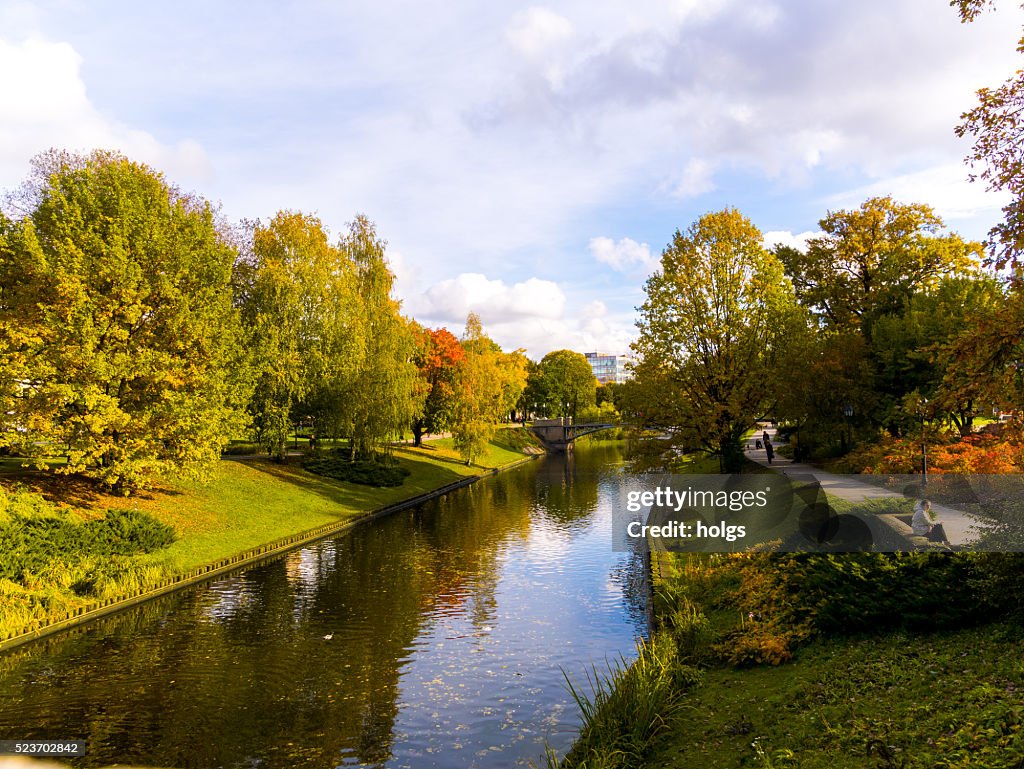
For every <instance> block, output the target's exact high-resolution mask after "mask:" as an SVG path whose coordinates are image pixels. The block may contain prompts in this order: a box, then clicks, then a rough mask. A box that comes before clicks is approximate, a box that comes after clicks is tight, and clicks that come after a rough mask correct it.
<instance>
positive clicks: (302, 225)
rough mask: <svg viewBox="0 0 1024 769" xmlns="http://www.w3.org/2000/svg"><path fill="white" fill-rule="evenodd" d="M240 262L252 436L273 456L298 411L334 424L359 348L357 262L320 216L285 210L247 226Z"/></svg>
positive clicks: (281, 449)
mask: <svg viewBox="0 0 1024 769" xmlns="http://www.w3.org/2000/svg"><path fill="white" fill-rule="evenodd" d="M251 243H252V244H251V255H250V258H249V260H248V261H246V262H244V263H243V264H241V265H240V267H239V270H238V271H239V273H242V274H244V277H243V278H240V279H239V280H238V281H236V282H237V283H238V285H240V286H241V297H240V301H241V303H242V311H243V317H244V319H245V325H246V327H247V329H248V333H249V343H250V349H251V350H252V355H253V357H254V360H255V367H256V369H257V371H258V377H257V382H256V389H255V393H254V395H253V398H252V400H251V402H250V411H251V413H252V420H253V426H254V428H255V433H256V438H257V440H258V441H259V442H260V443H261V444H262V445H263V446H264V447H265V448H266V449H267V451H268V452H269V453H270V454H271V455H273V456H274V457H275V458H276V459H278V460H283V459H284V457H285V453H286V451H287V441H288V435H289V432H290V431H291V430H292V428H293V426H294V423H295V420H296V419H297V418H298V417H299V416H300V414H301V413H305V414H308V415H310V416H313V417H315V418H317V419H318V421H319V422H321V424H322V426H323V427H324V429H331V428H335V429H336V425H335V424H333V423H332V420H338V419H339V417H338V416H337V410H338V408H339V406H338V399H336V398H334V399H332V397H331V395H332V394H336V393H338V392H340V391H342V390H344V389H345V388H346V387H347V386H349V385H350V383H351V380H352V374H351V368H350V366H349V365H348V363H349V361H351V359H352V358H353V357H356V358H358V357H359V356H361V354H362V349H363V345H364V341H363V339H364V335H365V328H364V327H363V324H362V316H361V313H360V305H359V301H360V300H359V294H358V286H357V278H356V269H355V266H354V265H353V263H352V262H351V261H350V260H349V259H348V258H347V256H346V254H344V253H343V252H342V250H341V249H339V248H337V247H335V246H332V245H331V244H330V242H329V240H328V236H327V233H326V232H325V231H324V228H323V225H322V224H321V223H320V220H319V219H317V218H316V217H314V216H309V215H306V214H302V213H298V212H292V211H282V212H279V213H278V214H277V215H276V216H275V217H274V218H273V219H272V220H271V221H270V223H269V224H267V225H266V226H263V225H262V224H259V223H257V224H256V225H255V226H254V228H253V231H252V234H251Z"/></svg>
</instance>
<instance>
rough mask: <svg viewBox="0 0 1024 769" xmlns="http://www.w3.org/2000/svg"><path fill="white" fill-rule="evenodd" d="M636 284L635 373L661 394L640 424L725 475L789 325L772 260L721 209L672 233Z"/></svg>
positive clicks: (738, 456) (747, 227)
mask: <svg viewBox="0 0 1024 769" xmlns="http://www.w3.org/2000/svg"><path fill="white" fill-rule="evenodd" d="M645 288H646V292H647V301H645V302H644V304H643V306H642V307H641V308H640V313H641V318H640V321H639V322H638V324H637V325H638V326H639V329H640V337H639V339H638V340H637V341H636V342H635V343H634V345H633V349H634V351H635V352H636V354H637V357H638V358H639V361H640V363H639V365H638V366H637V370H636V376H637V378H638V379H640V380H641V383H640V384H641V386H643V384H644V383H645V382H644V380H646V381H648V382H654V383H656V384H657V385H658V386H659V387H658V390H659V391H661V392H663V393H670V394H671V397H667V398H666V399H663V400H662V401H661V403H660V404H659V406H658V408H657V409H656V410H655V409H652V412H654V413H652V414H650V415H644V420H645V422H648V423H649V419H648V417H651V418H657V419H660V420H662V424H663V425H664V426H666V427H670V428H675V429H678V430H680V431H682V433H683V438H684V440H686V441H689V442H692V443H694V444H695V445H699V446H701V447H703V448H705V449H706V450H708V451H710V452H712V453H714V454H717V455H718V456H719V457H720V459H721V462H722V465H723V468H724V469H726V470H727V471H735V470H737V469H738V468H739V467H740V465H741V463H742V447H741V444H740V439H741V437H742V435H743V433H744V432H745V431H746V430H747V429H748V428H749V427H750V425H751V424H752V423H753V421H754V419H755V418H756V417H757V416H759V415H760V414H761V413H763V411H764V409H766V408H767V407H768V406H769V404H770V392H771V381H770V379H771V376H772V364H773V362H774V357H775V351H776V348H777V346H778V341H779V338H780V336H781V335H783V334H784V333H785V330H786V327H787V325H789V324H790V323H791V322H792V317H793V306H794V303H793V295H792V289H791V287H790V285H789V283H788V282H787V281H786V279H785V276H784V274H783V269H782V264H781V263H780V262H779V260H778V259H777V258H775V257H774V256H773V255H772V254H770V253H768V252H767V251H766V250H765V249H764V247H763V246H762V236H761V233H760V232H759V231H758V229H757V228H756V227H755V226H754V225H753V224H751V222H750V221H749V220H748V219H747V218H746V217H744V216H743V215H742V214H740V213H739V211H737V210H735V209H726V210H724V211H719V212H717V213H710V214H705V215H704V216H702V217H701V218H700V219H699V220H698V221H696V222H695V223H693V224H692V225H691V226H690V227H689V228H688V229H687V231H686V233H685V234H684V233H682V232H680V231H678V230H677V231H676V233H675V236H674V237H673V240H672V242H671V243H670V244H669V245H668V246H667V247H666V248H665V250H664V252H663V253H662V257H661V269H660V270H659V271H658V272H656V273H655V274H654V275H652V276H651V277H650V278H649V279H648V281H647V284H646V287H645Z"/></svg>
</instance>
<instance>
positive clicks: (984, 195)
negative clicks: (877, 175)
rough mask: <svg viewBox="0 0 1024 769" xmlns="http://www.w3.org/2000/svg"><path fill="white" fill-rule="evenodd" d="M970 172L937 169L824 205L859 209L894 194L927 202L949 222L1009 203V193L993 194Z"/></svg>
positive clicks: (892, 180)
mask: <svg viewBox="0 0 1024 769" xmlns="http://www.w3.org/2000/svg"><path fill="white" fill-rule="evenodd" d="M967 173H968V171H967V168H966V167H965V166H963V165H961V164H957V163H952V164H945V165H940V166H935V167H933V168H926V169H924V170H922V171H917V172H915V173H910V174H902V175H900V176H893V177H889V178H885V179H880V180H879V181H877V182H872V183H871V184H867V185H864V186H862V187H857V188H856V189H852V190H846V191H844V192H839V193H836V194H833V195H829V196H828V197H827V198H825V200H824V202H825V203H826V204H827V205H828V206H829V207H830V208H856V207H858V206H859V205H860V204H861V203H863V202H864V201H865V200H867V199H868V198H871V197H884V196H886V195H891V196H892V197H893V198H895V199H896V200H898V201H900V202H901V203H925V204H927V205H929V206H931V207H932V208H933V209H935V213H937V214H938V215H939V216H941V217H942V218H943V219H946V220H957V219H969V218H972V217H975V216H977V215H979V214H980V213H993V214H994V213H995V212H997V211H998V210H999V209H1000V208H1001V207H1002V206H1004V205H1006V203H1007V202H1009V199H1010V195H1009V194H1008V193H1005V192H990V191H988V190H986V189H985V184H984V182H971V181H970V180H969V179H968V178H967ZM990 218H991V217H990Z"/></svg>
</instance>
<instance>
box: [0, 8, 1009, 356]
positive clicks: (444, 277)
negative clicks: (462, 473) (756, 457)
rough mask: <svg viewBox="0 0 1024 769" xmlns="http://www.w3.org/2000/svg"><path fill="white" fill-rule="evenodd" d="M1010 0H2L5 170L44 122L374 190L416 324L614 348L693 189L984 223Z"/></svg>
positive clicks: (778, 215)
mask: <svg viewBox="0 0 1024 769" xmlns="http://www.w3.org/2000/svg"><path fill="white" fill-rule="evenodd" d="M1001 5H1002V7H1000V8H999V9H998V10H997V11H996V12H995V13H990V14H985V15H984V16H982V17H981V18H980V19H979V20H978V21H977V22H975V23H974V24H970V25H962V24H960V23H959V20H958V18H957V16H956V14H955V12H954V11H953V9H952V8H950V7H948V6H947V5H946V3H945V2H944V0H900V1H898V2H893V0H858V2H856V3H850V2H848V1H846V2H838V1H836V0H787V1H786V2H782V0H778V1H777V2H773V1H771V0H742V1H741V0H735V1H730V0H703V1H702V2H697V1H696V0H632V2H599V1H595V0H588V1H587V2H583V1H582V0H579V1H577V0H568V1H564V2H549V3H537V4H530V3H493V4H485V3H479V2H467V1H466V0H443V2H442V1H440V0H433V1H426V2H418V3H410V2H380V1H379V0H378V1H376V2H326V1H324V2H280V1H279V2H274V3H263V2H251V3H247V4H245V5H244V6H242V5H234V6H229V4H226V3H206V2H191V1H188V2H178V3H176V4H173V5H172V4H164V3H161V4H150V3H127V2H117V1H115V0H103V1H100V2H85V1H82V2H75V1H73V0H61V1H51V2H47V1H45V0H43V1H37V2H31V3H21V2H6V1H4V0H0V72H3V73H4V75H3V78H2V80H0V135H2V136H3V137H4V139H3V141H2V142H0V188H3V189H11V188H14V187H15V186H17V185H18V184H19V183H20V182H21V180H22V179H24V177H25V176H26V174H27V171H28V161H29V158H30V157H31V156H32V155H34V154H36V153H38V152H40V151H42V150H45V149H46V148H48V147H50V146H58V147H63V148H67V149H72V150H88V149H91V148H93V147H106V148H114V149H120V150H121V151H123V152H125V153H126V154H128V155H129V156H130V157H132V158H135V159H139V160H142V161H144V162H148V163H150V164H151V165H153V166H154V167H156V168H159V169H161V170H162V171H164V172H165V174H166V175H167V177H168V178H169V179H170V180H171V181H173V182H175V183H177V184H178V185H179V186H181V187H183V188H186V189H190V190H195V191H196V192H198V193H200V194H202V195H203V196H205V197H207V198H209V199H211V200H214V201H219V202H220V203H221V204H222V205H223V211H224V213H225V215H226V216H227V217H229V218H231V219H238V218H242V217H246V218H255V217H261V218H264V219H266V218H269V217H270V216H272V215H273V213H274V212H275V211H277V210H278V209H282V208H290V209H299V210H303V211H308V212H315V213H317V214H318V215H319V216H320V217H321V218H322V219H323V221H324V223H325V224H326V225H327V226H328V227H329V228H330V230H331V231H332V232H334V233H340V232H341V231H342V230H343V229H344V227H345V225H346V223H347V222H348V221H350V220H351V219H352V217H353V216H354V215H355V214H356V213H364V214H366V215H367V216H369V217H370V218H371V219H372V220H373V221H375V222H376V223H377V226H378V229H379V232H380V234H381V235H382V236H383V237H384V238H385V239H386V240H387V241H388V243H389V254H390V257H391V259H392V265H393V268H394V269H395V272H396V274H397V275H398V284H397V291H398V293H399V295H400V298H401V299H402V300H403V307H404V310H405V311H406V312H407V313H408V314H411V315H413V316H414V317H416V318H417V319H418V320H420V321H421V322H423V323H426V324H428V325H441V324H443V325H447V326H448V327H449V328H451V329H452V330H454V331H456V332H458V331H459V330H460V329H461V327H462V324H463V322H464V320H465V315H466V313H467V312H468V311H470V310H474V311H477V312H479V314H480V315H481V317H482V319H483V322H484V326H485V328H486V329H487V330H488V332H489V333H490V334H491V335H492V336H493V337H494V338H495V339H496V340H497V341H498V342H499V343H500V344H502V346H504V347H505V348H507V349H508V348H516V347H525V348H527V350H528V351H529V353H530V354H531V355H532V356H534V357H539V356H541V355H543V354H544V353H546V352H548V351H549V350H551V349H557V348H561V347H569V348H572V349H576V350H580V351H585V350H592V349H601V350H604V351H608V352H622V351H625V348H626V346H627V344H628V342H629V341H630V339H631V338H632V337H633V336H634V335H635V329H634V326H633V322H634V316H635V312H634V308H635V307H636V306H637V305H639V304H640V303H641V302H642V301H643V282H644V279H645V277H646V275H648V274H649V273H650V271H651V270H652V269H653V266H654V264H655V263H656V260H657V258H658V255H659V254H660V252H661V250H662V248H663V247H664V246H665V244H666V243H667V242H668V241H669V240H670V239H671V237H672V233H673V232H674V231H675V229H677V228H685V227H686V226H688V225H689V224H690V223H691V222H692V221H694V220H695V219H696V218H698V217H699V216H700V215H701V214H703V213H705V212H707V211H711V210H717V209H721V208H722V207H724V206H727V205H728V206H735V207H737V208H739V209H740V210H741V211H742V212H743V213H745V214H746V215H747V216H749V217H750V218H751V219H752V220H753V222H754V223H755V224H756V225H757V226H758V227H760V228H761V230H762V231H763V232H765V233H772V234H771V235H769V237H770V238H771V239H777V240H784V241H787V240H790V239H793V238H796V239H797V240H798V239H799V236H801V235H804V236H806V234H807V233H812V232H814V231H815V230H816V229H817V221H818V219H820V218H821V217H822V216H823V215H824V214H825V212H826V211H827V210H830V209H831V210H835V209H839V208H851V207H855V206H857V205H859V203H860V202H862V201H863V200H864V199H865V198H867V197H869V196H871V195H884V194H892V195H894V196H895V197H897V198H898V199H900V200H904V201H906V202H923V203H928V204H930V205H932V206H934V207H935V208H936V210H937V211H938V213H939V214H940V215H941V216H943V218H944V219H945V220H946V223H947V225H948V226H949V227H950V228H951V229H954V230H956V231H958V232H960V233H961V234H963V235H965V236H968V237H975V238H980V237H982V236H983V235H984V233H985V232H986V231H987V229H988V228H989V227H990V226H991V225H992V224H993V223H994V222H995V221H997V220H998V218H999V210H998V209H999V206H1000V204H1001V203H1002V199H1001V198H1000V197H999V196H998V195H993V194H988V193H985V191H984V190H983V188H982V187H981V186H980V185H978V184H975V185H971V184H969V183H968V182H967V181H966V177H967V169H966V168H965V166H964V165H963V163H962V158H963V156H964V155H965V154H966V153H967V150H968V148H969V142H968V141H967V140H960V139H957V138H956V137H955V135H954V134H953V127H954V126H955V125H956V123H957V122H958V116H959V115H960V113H962V112H963V111H964V110H965V109H968V108H970V107H971V106H972V105H973V102H974V96H973V94H974V91H975V90H976V89H977V88H979V87H981V86H985V85H996V84H998V83H1000V82H1001V81H1002V80H1003V79H1004V78H1005V77H1006V76H1008V75H1009V74H1010V73H1011V72H1013V71H1014V70H1015V69H1016V68H1017V67H1019V66H1020V65H1021V62H1020V56H1019V55H1018V54H1016V53H1015V47H1016V43H1017V39H1018V37H1019V36H1020V34H1021V27H1022V22H1024V15H1022V13H1021V11H1020V10H1019V9H1018V8H1016V7H1015V4H1014V3H1011V2H1004V3H1002V4H1001Z"/></svg>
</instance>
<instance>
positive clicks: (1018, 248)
mask: <svg viewBox="0 0 1024 769" xmlns="http://www.w3.org/2000/svg"><path fill="white" fill-rule="evenodd" d="M989 4H991V3H989ZM950 5H956V6H958V10H959V12H960V18H961V20H962V21H965V22H967V21H973V20H974V19H975V18H976V17H977V16H978V14H979V13H980V12H981V10H982V9H983V8H984V6H985V5H986V3H984V2H981V0H953V1H952V2H951V3H950ZM1017 50H1018V52H1024V38H1021V41H1020V42H1019V43H1018V45H1017ZM1022 113H1024V70H1019V71H1018V72H1016V73H1015V74H1014V75H1012V76H1011V77H1010V78H1009V79H1007V80H1006V81H1005V82H1004V83H1003V84H1002V85H1000V86H998V87H996V88H981V89H979V90H978V104H977V106H975V107H974V108H973V109H971V110H968V111H967V112H965V113H963V114H962V115H961V116H960V118H961V120H963V122H962V123H961V124H960V125H959V126H957V128H956V135H957V136H961V137H962V136H965V135H967V134H970V135H972V136H973V137H974V146H973V147H971V153H970V154H969V155H968V156H967V162H968V163H969V164H970V165H971V167H972V168H979V167H980V168H981V172H980V173H979V174H977V176H972V177H971V178H972V179H975V178H979V179H981V180H982V181H984V182H985V183H986V186H987V188H988V189H990V190H1005V191H1006V192H1008V193H1010V196H1011V199H1010V202H1009V203H1007V204H1006V205H1005V206H1003V221H1002V222H1000V223H998V224H996V225H995V226H994V227H993V228H992V229H991V230H990V231H989V242H988V244H989V246H990V247H991V248H992V251H993V257H992V263H993V265H994V266H995V267H996V269H1002V268H1003V267H1005V266H1007V265H1013V266H1016V267H1020V266H1022V264H1024V262H1022V259H1021V254H1022V253H1024V180H1022V178H1021V167H1022V166H1024V146H1022V143H1021V135H1022V134H1024V122H1022Z"/></svg>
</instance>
